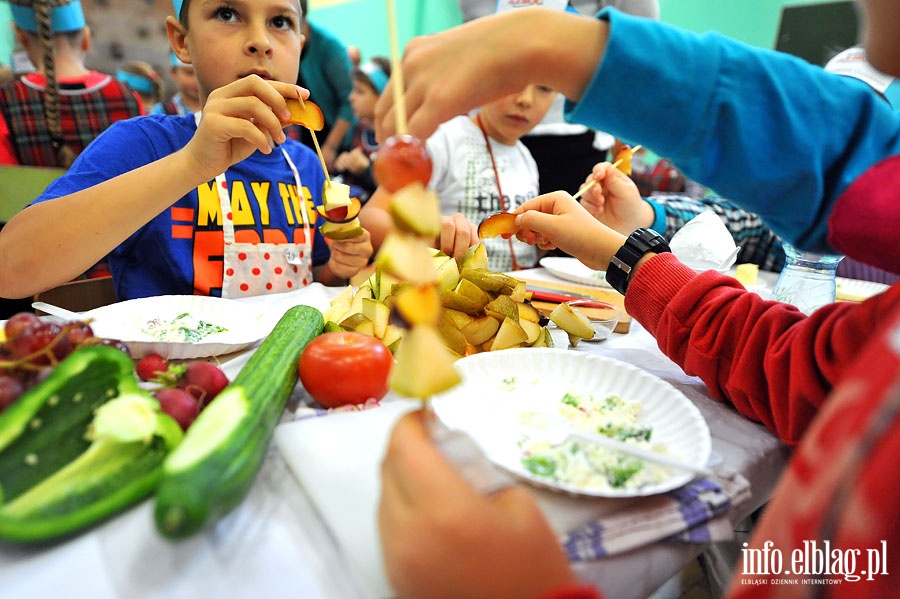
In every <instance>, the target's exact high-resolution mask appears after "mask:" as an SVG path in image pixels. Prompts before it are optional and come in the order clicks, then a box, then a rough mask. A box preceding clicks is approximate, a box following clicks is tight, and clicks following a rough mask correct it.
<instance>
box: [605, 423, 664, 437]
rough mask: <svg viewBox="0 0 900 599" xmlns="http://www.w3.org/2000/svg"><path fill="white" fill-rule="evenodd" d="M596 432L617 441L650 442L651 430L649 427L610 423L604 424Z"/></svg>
mask: <svg viewBox="0 0 900 599" xmlns="http://www.w3.org/2000/svg"><path fill="white" fill-rule="evenodd" d="M597 432H598V433H600V434H601V435H606V436H607V437H612V438H613V439H618V440H619V441H629V440H631V439H634V440H635V441H650V436H651V435H652V434H653V429H652V428H651V427H649V426H623V425H616V424H612V423H606V425H604V426H601V427H599V428H598V429H597Z"/></svg>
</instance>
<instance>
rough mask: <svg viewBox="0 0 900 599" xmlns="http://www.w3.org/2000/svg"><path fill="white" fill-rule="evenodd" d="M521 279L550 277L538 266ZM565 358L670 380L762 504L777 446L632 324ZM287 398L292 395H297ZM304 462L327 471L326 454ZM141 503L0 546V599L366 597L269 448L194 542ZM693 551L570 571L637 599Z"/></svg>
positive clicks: (272, 304) (274, 306)
mask: <svg viewBox="0 0 900 599" xmlns="http://www.w3.org/2000/svg"><path fill="white" fill-rule="evenodd" d="M528 276H529V278H544V279H546V280H555V279H554V278H553V277H552V276H551V275H549V274H546V273H545V272H544V271H542V270H540V269H535V270H533V271H529V273H528ZM321 293H322V290H321V288H319V289H316V290H313V291H310V292H307V294H306V295H304V294H297V295H295V296H291V297H288V296H285V297H283V298H279V300H278V301H275V300H271V299H270V300H268V301H267V302H265V303H264V306H265V307H266V309H267V310H271V311H272V312H273V313H275V312H277V311H278V310H283V309H286V307H287V305H286V304H289V303H292V302H293V303H308V302H309V303H312V304H313V305H317V306H320V305H321V301H322V295H321ZM328 293H331V290H329V291H328ZM310 298H312V299H310ZM573 351H590V352H596V353H598V354H601V355H608V356H611V357H615V358H617V359H620V360H623V361H626V362H630V363H632V364H635V365H637V366H640V367H641V368H644V369H646V370H648V371H649V372H651V373H652V374H655V375H657V376H659V377H661V378H663V379H665V380H667V381H669V382H670V383H672V384H673V385H674V386H676V387H677V388H678V389H679V390H681V391H682V392H683V393H684V394H685V395H686V396H687V397H688V398H689V399H691V400H692V401H693V402H694V403H695V404H696V405H697V406H698V407H699V409H700V410H701V412H702V413H703V415H704V417H705V418H706V420H707V422H708V424H709V427H710V430H711V433H712V438H713V451H714V452H715V453H716V454H718V455H720V456H721V457H722V459H724V461H725V463H726V464H727V465H729V466H730V467H732V468H733V469H735V470H737V471H738V472H740V473H741V474H742V475H743V476H744V477H746V478H747V479H748V480H749V481H750V483H751V491H752V494H753V497H752V501H751V502H749V503H748V504H747V505H746V506H745V507H744V509H743V510H741V511H740V512H736V513H734V514H733V521H735V522H737V521H739V520H741V519H743V518H744V517H745V516H747V515H748V514H749V513H750V512H752V511H753V510H755V509H756V508H758V507H759V506H761V505H762V504H764V503H765V502H766V501H767V500H768V498H769V496H770V493H771V491H772V489H773V486H774V483H775V481H776V480H777V478H778V476H779V474H780V472H781V470H782V468H783V466H784V464H785V463H786V460H787V457H788V452H787V450H786V449H785V448H784V447H783V446H782V445H781V444H780V443H779V442H778V441H777V439H775V438H774V437H773V436H772V435H771V434H769V433H768V432H767V431H766V430H765V429H764V428H763V427H762V426H760V425H758V424H755V423H752V422H750V421H748V420H746V419H745V418H743V417H742V416H740V415H739V414H737V413H736V412H734V410H732V409H731V408H729V407H727V406H723V405H721V404H719V403H717V402H715V401H713V400H712V399H711V398H710V397H709V394H708V393H707V392H706V390H705V387H704V386H703V385H702V383H700V382H699V380H698V379H696V378H693V377H688V376H685V375H684V374H683V373H682V372H681V371H680V369H678V368H677V367H676V366H675V365H674V364H673V363H672V362H671V361H670V360H668V358H666V357H665V356H663V355H662V354H661V353H660V351H659V350H658V349H657V347H656V344H655V342H654V340H653V339H652V338H651V337H650V335H649V334H648V333H647V332H646V331H644V330H643V329H642V328H641V327H640V325H639V324H638V323H636V322H634V323H632V325H631V332H629V333H628V334H625V335H618V334H616V335H613V336H612V337H611V338H610V339H609V340H607V341H605V342H602V343H599V344H596V343H594V344H587V343H583V344H580V345H579V349H576V350H573ZM243 363H245V359H244V358H237V359H235V360H233V361H230V362H227V363H226V364H225V367H226V371H231V372H230V374H232V375H233V373H234V372H236V370H237V369H239V368H240V367H241V366H242V365H243ZM295 395H296V396H297V397H298V398H299V397H301V396H302V395H303V393H302V389H300V390H298V392H297V393H295ZM288 418H290V416H289V417H288ZM327 418H328V417H327V416H326V417H324V418H322V419H319V420H324V419H327ZM346 442H347V443H353V439H347V440H346ZM308 459H309V460H310V461H314V462H315V463H318V464H322V463H326V464H327V463H328V462H329V459H330V457H329V456H328V455H309V456H308ZM339 466H340V465H338V464H335V467H339ZM351 499H352V498H351ZM349 504H350V505H352V501H350V502H349ZM152 508H153V502H152V500H148V501H145V502H143V503H142V504H140V505H138V506H136V507H135V508H133V509H131V510H129V511H128V512H126V513H125V514H122V515H120V516H118V517H116V518H114V519H112V520H110V521H108V522H106V523H104V524H102V525H100V526H98V527H96V528H94V529H92V530H91V531H89V532H87V533H84V534H82V535H79V536H77V537H75V538H73V539H71V540H68V541H64V542H60V543H57V544H54V545H51V546H48V547H44V548H17V547H9V546H0V585H2V587H0V588H2V595H4V596H9V597H16V598H18V599H30V598H34V599H37V598H41V599H43V598H45V597H50V596H56V597H90V598H92V599H106V598H110V599H113V598H122V599H141V598H165V599H177V598H184V599H198V598H205V597H210V598H213V597H215V598H217V599H218V598H223V597H224V598H228V599H232V598H244V597H246V598H248V599H249V598H253V599H256V598H258V597H269V598H278V597H290V598H292V599H297V598H300V597H302V598H304V599H307V598H315V597H322V598H329V599H334V598H356V597H371V596H373V593H372V589H371V588H367V586H366V582H365V577H364V576H361V575H360V573H359V572H358V571H356V570H355V569H354V568H353V567H351V561H349V560H348V559H347V557H346V553H345V552H344V551H343V550H342V549H341V547H340V546H339V544H338V542H337V540H336V536H335V534H334V532H333V531H332V530H331V529H330V528H329V527H328V526H327V524H326V521H325V520H324V519H323V518H322V516H321V514H320V513H318V512H317V510H316V508H315V506H314V503H313V502H312V501H311V500H310V494H308V493H307V492H306V491H305V490H304V488H303V487H302V486H301V485H300V484H299V483H298V482H297V479H296V478H295V477H294V476H293V475H292V474H291V471H290V470H289V468H288V466H287V463H286V462H285V459H284V457H283V456H282V455H281V454H280V453H279V451H278V450H277V449H276V448H275V446H274V444H273V446H272V447H271V448H270V452H269V457H268V459H267V460H266V462H265V463H264V465H263V468H262V470H261V471H260V474H259V476H258V478H257V480H256V482H255V484H254V486H253V489H252V491H251V493H250V495H249V496H248V497H247V499H246V500H245V501H244V503H242V504H241V505H240V506H239V507H238V508H237V509H236V510H235V511H234V512H232V513H231V514H230V515H229V516H228V517H226V518H225V519H223V520H222V521H220V522H218V523H217V524H216V525H215V526H214V527H212V528H211V529H209V530H207V531H205V532H203V533H201V534H199V535H197V536H196V537H194V538H192V539H189V540H187V541H183V542H179V543H172V542H169V541H166V540H164V539H162V538H161V537H160V536H159V535H158V534H157V533H156V531H155V529H154V524H153V518H152ZM702 550H703V547H702V546H699V545H675V544H669V543H667V544H658V545H653V546H649V547H645V548H641V549H638V550H634V551H632V552H629V553H626V554H623V555H619V556H615V557H611V558H606V559H603V560H600V561H597V562H591V563H587V564H579V566H578V570H579V574H580V575H581V576H582V577H583V578H585V579H587V580H591V581H594V582H596V583H597V584H598V585H599V586H601V587H602V588H603V589H604V590H605V592H606V593H607V596H609V597H644V596H646V595H647V594H649V593H650V592H652V591H653V590H655V589H656V588H657V587H658V586H659V585H661V584H662V583H663V582H665V581H666V580H667V579H668V578H670V577H671V576H672V575H673V574H675V573H676V572H678V571H679V570H680V569H681V568H683V567H684V565H685V564H686V563H687V562H688V561H689V560H690V559H692V558H693V557H695V556H696V555H697V554H698V553H699V552H700V551H702Z"/></svg>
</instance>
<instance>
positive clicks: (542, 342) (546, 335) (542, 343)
mask: <svg viewBox="0 0 900 599" xmlns="http://www.w3.org/2000/svg"><path fill="white" fill-rule="evenodd" d="M520 324H521V321H520ZM531 347H553V335H551V334H550V329H548V328H547V327H541V334H540V335H538V338H537V339H536V340H535V342H534V343H532V344H531Z"/></svg>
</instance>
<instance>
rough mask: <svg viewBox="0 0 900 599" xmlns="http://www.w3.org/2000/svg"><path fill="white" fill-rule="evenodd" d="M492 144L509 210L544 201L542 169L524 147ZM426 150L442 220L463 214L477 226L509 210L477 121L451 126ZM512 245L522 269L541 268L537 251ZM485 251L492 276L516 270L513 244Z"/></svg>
mask: <svg viewBox="0 0 900 599" xmlns="http://www.w3.org/2000/svg"><path fill="white" fill-rule="evenodd" d="M490 143H491V149H492V151H493V153H494V160H495V162H496V163H497V173H498V174H499V176H500V186H501V187H502V188H503V196H504V199H505V201H504V206H505V208H506V211H507V212H511V211H513V210H514V209H515V208H516V207H518V206H519V205H521V204H523V203H524V202H525V201H526V200H530V199H531V198H533V197H536V196H537V195H538V193H539V192H538V170H537V164H536V163H535V161H534V158H532V157H531V153H530V152H529V151H528V148H526V147H525V144H523V143H522V142H521V141H517V142H516V144H515V145H512V146H509V145H506V144H502V143H500V142H498V141H496V140H494V139H491V140H490ZM426 145H427V147H428V152H429V153H430V154H431V160H432V162H433V163H434V171H433V173H432V175H431V182H430V183H429V185H430V187H431V188H432V189H434V190H435V192H436V193H437V194H438V196H439V197H440V198H441V214H443V215H445V216H449V215H451V214H456V213H457V212H460V213H462V214H463V215H464V216H465V217H466V218H467V219H469V221H470V222H473V223H475V224H476V225H477V224H478V223H480V222H481V221H482V220H484V219H485V218H487V217H488V216H490V215H492V214H496V213H497V212H501V211H502V210H503V206H501V203H500V195H499V193H498V192H497V180H496V178H495V176H494V169H493V168H492V167H491V157H490V154H489V153H488V151H487V146H486V145H485V141H484V136H483V134H482V133H481V129H479V128H478V125H476V124H475V123H474V122H472V119H470V118H469V117H468V116H458V117H455V118H453V119H451V120H449V121H447V122H446V123H444V124H442V125H441V126H440V127H438V129H437V131H435V132H434V134H433V135H432V136H431V137H429V138H428V141H427V142H426ZM512 241H513V246H514V247H515V252H516V261H517V262H518V264H519V266H520V267H523V268H530V267H532V266H535V264H536V262H537V249H536V248H535V247H534V246H531V245H528V244H525V243H522V242H520V241H517V240H516V239H515V238H514V239H513V240H512ZM484 245H485V247H486V248H487V251H488V259H489V267H490V268H491V270H495V271H498V272H505V271H509V270H512V258H511V257H510V248H509V241H508V240H506V239H502V238H499V237H497V238H494V239H485V240H484Z"/></svg>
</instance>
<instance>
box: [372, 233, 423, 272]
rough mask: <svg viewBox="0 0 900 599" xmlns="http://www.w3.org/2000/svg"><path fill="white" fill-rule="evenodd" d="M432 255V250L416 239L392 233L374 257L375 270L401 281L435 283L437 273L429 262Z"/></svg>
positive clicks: (403, 234)
mask: <svg viewBox="0 0 900 599" xmlns="http://www.w3.org/2000/svg"><path fill="white" fill-rule="evenodd" d="M433 253H434V250H433V248H430V247H428V246H427V245H425V244H424V243H423V242H422V241H421V240H419V239H418V238H416V237H413V236H412V235H406V234H405V233H398V232H396V231H392V232H390V233H388V236H387V237H386V238H385V240H384V242H383V243H382V244H381V247H380V248H379V249H378V254H376V255H375V268H378V269H381V270H382V271H383V272H385V273H387V274H389V275H392V276H395V277H397V278H398V279H400V280H401V281H409V282H411V283H436V282H437V271H435V270H434V264H433V262H432V260H431V258H432V255H433Z"/></svg>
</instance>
